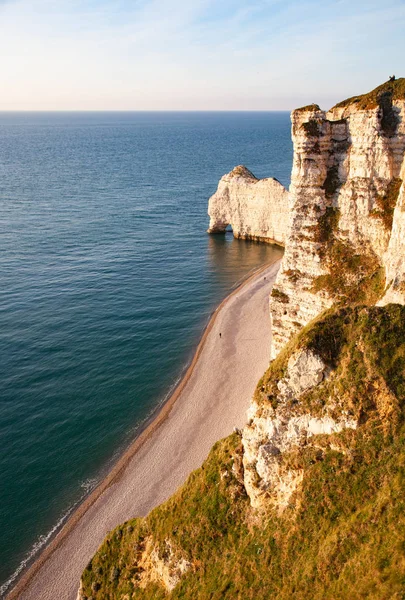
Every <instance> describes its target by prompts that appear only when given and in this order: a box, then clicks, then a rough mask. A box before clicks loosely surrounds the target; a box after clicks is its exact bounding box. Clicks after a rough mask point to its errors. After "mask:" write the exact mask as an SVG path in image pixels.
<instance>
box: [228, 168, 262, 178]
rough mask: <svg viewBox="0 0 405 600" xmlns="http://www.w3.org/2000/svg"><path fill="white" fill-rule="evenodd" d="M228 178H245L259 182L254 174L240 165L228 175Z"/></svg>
mask: <svg viewBox="0 0 405 600" xmlns="http://www.w3.org/2000/svg"><path fill="white" fill-rule="evenodd" d="M227 177H245V178H246V179H255V180H257V177H255V175H253V173H252V172H251V171H249V169H247V168H246V167H245V166H244V165H238V166H237V167H235V168H234V169H233V170H232V171H231V172H230V173H228V175H227Z"/></svg>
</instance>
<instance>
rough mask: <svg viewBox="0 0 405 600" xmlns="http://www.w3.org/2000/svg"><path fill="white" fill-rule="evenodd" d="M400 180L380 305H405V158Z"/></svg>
mask: <svg viewBox="0 0 405 600" xmlns="http://www.w3.org/2000/svg"><path fill="white" fill-rule="evenodd" d="M399 178H400V179H401V182H402V183H401V187H400V190H399V194H398V200H397V203H396V207H395V210H394V216H393V223H392V230H391V237H390V241H389V244H388V249H387V252H386V253H385V255H384V264H385V267H386V283H387V291H386V293H385V294H384V297H383V299H382V300H381V302H380V303H379V304H381V305H385V304H389V303H390V302H395V303H397V304H405V158H404V160H403V163H402V168H401V172H400V176H399Z"/></svg>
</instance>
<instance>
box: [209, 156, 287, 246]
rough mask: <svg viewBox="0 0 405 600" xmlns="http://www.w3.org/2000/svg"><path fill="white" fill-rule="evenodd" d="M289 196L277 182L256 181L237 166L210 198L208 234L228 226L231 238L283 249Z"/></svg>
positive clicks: (247, 172)
mask: <svg viewBox="0 0 405 600" xmlns="http://www.w3.org/2000/svg"><path fill="white" fill-rule="evenodd" d="M288 199H289V196H288V192H287V190H286V189H285V188H284V186H282V185H281V183H280V182H279V181H277V179H272V178H268V179H257V178H256V177H255V176H254V175H253V174H252V173H251V172H250V171H249V170H248V169H247V168H246V167H243V166H238V167H235V169H233V171H231V172H230V173H228V174H227V175H224V176H223V177H222V179H221V180H220V182H219V184H218V189H217V191H216V192H215V194H214V195H213V196H212V197H211V198H210V201H209V206H208V214H209V216H210V225H209V229H208V233H222V232H224V231H225V230H226V228H227V227H228V225H231V227H232V231H233V234H234V236H235V237H237V238H242V239H254V240H259V241H265V242H276V243H278V244H282V245H284V243H285V240H286V234H287V229H288V219H289V201H288Z"/></svg>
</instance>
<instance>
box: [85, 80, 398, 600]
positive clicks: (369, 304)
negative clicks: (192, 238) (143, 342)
mask: <svg viewBox="0 0 405 600" xmlns="http://www.w3.org/2000/svg"><path fill="white" fill-rule="evenodd" d="M404 116H405V79H400V80H397V81H395V82H389V83H387V84H384V85H383V86H380V87H379V88H377V89H376V90H373V91H372V92H370V94H366V95H364V96H359V97H356V98H350V99H349V100H347V101H344V102H342V103H340V104H338V105H336V106H335V107H334V108H333V109H331V110H330V111H329V112H324V111H322V110H320V108H319V107H318V106H317V105H311V106H307V107H304V108H302V109H298V110H296V111H294V112H293V113H292V137H293V142H294V162H293V169H292V178H291V187H290V191H289V196H288V194H287V192H286V190H284V189H283V190H280V189H279V187H278V186H279V185H280V184H278V183H276V182H274V180H268V179H265V180H262V181H259V180H257V179H256V178H255V177H254V176H253V175H252V174H251V173H250V172H249V171H248V170H247V169H245V168H244V167H237V168H236V169H235V170H234V171H233V172H232V173H230V174H229V175H227V176H225V177H224V178H222V180H221V182H220V184H219V187H218V191H217V193H216V194H215V195H214V196H213V197H212V198H211V200H210V216H211V222H210V231H212V232H215V231H221V230H223V229H224V228H225V227H226V226H227V225H228V224H229V223H230V224H232V226H233V228H234V233H235V235H236V236H240V237H253V238H256V239H260V238H266V240H268V239H274V240H277V241H279V242H280V243H282V242H284V243H285V246H286V250H285V254H284V258H283V262H282V266H281V269H280V272H279V274H278V278H277V281H276V284H275V286H274V288H273V291H272V295H271V298H270V311H271V317H272V322H273V353H274V357H275V359H274V360H273V361H272V362H271V363H270V366H269V369H268V370H267V371H266V373H265V374H264V376H263V378H262V379H261V380H260V382H259V384H258V386H257V389H256V392H255V395H254V398H253V402H252V404H251V407H250V409H249V413H248V423H247V425H246V427H245V428H244V429H243V431H242V432H236V433H235V434H233V435H232V436H230V437H229V438H226V439H225V440H223V441H222V442H219V443H218V444H216V445H215V447H214V448H213V450H212V451H211V453H210V456H209V457H208V459H207V461H206V463H205V464H204V465H203V467H202V468H201V469H199V470H198V471H197V472H195V473H194V474H192V475H191V476H190V478H189V480H188V482H187V483H186V484H185V486H184V487H183V488H182V489H181V490H179V491H178V492H177V494H176V495H175V496H174V497H173V498H172V499H171V500H169V501H168V502H167V503H166V504H164V505H163V506H162V507H158V508H157V509H155V510H154V511H153V512H152V513H151V514H150V515H149V516H148V517H147V518H146V519H145V520H139V519H138V520H136V521H134V522H133V523H131V524H130V526H129V527H128V526H127V527H126V528H122V527H121V528H119V529H120V530H121V532H120V534H119V535H118V536H116V534H114V532H112V533H111V534H110V536H109V538H108V539H107V541H106V542H105V543H104V544H103V546H102V547H101V548H100V550H99V551H98V553H97V554H96V556H95V558H94V559H93V561H92V562H91V563H90V565H89V566H88V568H87V569H86V571H85V573H84V574H83V578H82V588H81V592H80V598H82V599H83V600H89V598H99V597H103V598H118V597H119V598H127V599H128V600H129V599H131V600H134V599H136V598H139V599H142V600H146V599H147V598H150V599H152V598H153V600H157V599H158V598H162V600H163V598H165V597H167V594H168V593H169V597H170V598H171V599H173V600H174V599H176V598H179V599H180V598H183V599H186V598H190V599H191V598H193V599H195V598H207V597H211V596H212V594H217V596H218V598H219V597H221V598H229V600H233V599H234V598H236V597H241V596H246V597H249V598H253V597H254V598H255V599H256V600H259V599H262V600H265V599H267V598H269V597H272V598H274V599H276V600H287V599H289V598H291V597H300V598H301V597H302V598H313V599H314V600H321V599H324V598H341V599H342V600H343V599H344V600H349V599H350V600H353V598H365V597H367V598H374V599H375V600H377V599H378V600H380V599H381V598H398V599H399V598H402V597H403V589H404V588H403V582H404V581H405V553H404V542H403V540H404V539H405V517H404V515H405V511H404V501H403V489H404V485H405V469H404V467H403V465H405V452H404V447H405V445H404V440H405V426H404V423H405V418H404V417H405V306H401V305H404V304H405V187H404V185H405V184H404V182H405V120H404ZM281 187H282V186H281ZM276 197H277V198H278V200H274V199H275V198H276ZM287 205H289V213H288V214H287V209H286V207H287ZM283 228H284V229H283ZM392 303H395V304H392ZM376 304H377V306H376ZM122 531H124V534H122ZM139 548H141V549H142V552H140V551H139ZM117 564H119V572H118V575H117V577H115V575H116V574H117V570H116V567H115V566H116V565H117ZM114 569H115V570H114ZM96 588H97V589H96ZM94 589H96V591H97V592H98V593H99V595H98V596H97V595H94V594H93V592H94Z"/></svg>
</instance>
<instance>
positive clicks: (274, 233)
mask: <svg viewBox="0 0 405 600" xmlns="http://www.w3.org/2000/svg"><path fill="white" fill-rule="evenodd" d="M404 98H405V80H404V79H400V80H397V81H395V82H387V83H386V84H383V85H382V86H380V87H379V88H377V89H376V90H374V91H373V92H371V93H370V94H366V95H365V96H360V97H357V98H351V99H349V100H347V101H345V102H342V103H340V104H338V105H336V106H335V107H334V108H333V109H331V110H330V111H328V112H325V111H323V110H321V109H320V108H319V106H317V105H310V106H307V107H303V108H301V109H298V110H295V111H293V112H292V115H291V122H292V139H293V144H294V158H293V167H292V175H291V185H290V189H289V194H287V192H286V190H284V189H281V187H282V186H280V184H278V185H276V184H274V183H272V184H271V183H270V182H272V181H274V180H271V179H264V180H257V179H256V178H255V177H254V176H253V175H252V174H251V173H250V172H249V171H248V170H247V169H245V168H243V167H237V169H235V171H233V172H232V173H230V174H229V175H226V176H224V177H223V178H222V179H221V181H220V183H219V186H218V190H217V192H216V194H214V196H213V197H212V198H211V199H210V203H209V215H210V217H211V221H210V229H209V232H215V231H223V230H224V229H225V227H226V226H227V225H228V224H231V225H232V227H233V229H234V233H235V236H236V237H250V238H253V239H259V240H260V239H262V238H266V240H267V241H268V240H269V239H273V240H276V241H278V242H279V243H282V244H284V245H285V253H284V257H283V260H282V264H281V268H280V271H279V274H278V277H277V280H276V283H275V285H274V288H273V292H272V295H271V298H270V313H271V319H272V332H273V345H272V353H273V357H276V356H277V355H278V354H279V352H280V350H281V349H282V348H283V347H285V345H286V343H287V342H288V341H289V340H290V339H291V338H292V337H293V336H294V334H296V333H297V332H298V331H300V330H301V329H302V328H303V327H304V326H305V325H306V324H308V323H309V322H310V321H311V320H312V319H314V318H315V317H317V316H318V315H319V314H320V313H322V312H323V311H324V310H325V309H327V308H329V307H331V306H332V304H335V303H340V304H341V305H344V304H345V302H348V301H350V302H353V301H355V302H356V301H357V302H359V303H362V302H363V301H364V303H365V304H366V303H368V304H370V303H371V304H373V303H376V302H377V301H378V303H379V304H387V303H389V302H396V303H400V304H405V189H404V181H405V99H404ZM370 282H372V285H370ZM365 283H366V284H367V285H365ZM365 289H367V294H368V296H367V297H366V296H365V294H366V292H365V291H364V290H365ZM370 289H371V290H372V292H371V297H370ZM373 294H374V296H375V297H374V296H373ZM327 376H328V373H327V368H326V365H324V364H323V363H322V361H321V359H320V357H317V356H316V355H314V354H311V352H308V351H306V352H305V351H303V352H301V353H298V355H294V356H292V357H291V358H290V360H289V362H288V370H287V373H286V375H285V377H284V378H283V379H282V380H281V381H279V383H278V390H277V396H276V400H275V404H276V406H275V407H272V406H271V404H269V403H267V404H266V403H265V404H263V403H257V402H256V401H255V402H254V403H253V404H252V406H251V408H250V410H249V414H248V418H249V423H248V425H247V426H246V427H245V429H244V431H243V433H242V442H243V448H244V459H243V461H244V483H245V487H246V491H247V493H248V495H249V497H250V500H251V503H252V506H254V507H256V508H259V507H260V506H261V505H262V504H263V502H264V503H268V502H269V501H271V502H273V503H275V504H276V505H277V506H278V507H279V508H280V509H281V510H282V509H283V508H285V507H286V506H287V505H288V503H289V501H290V498H291V496H292V494H293V493H294V491H295V490H296V489H297V487H298V486H299V484H300V482H301V479H302V471H301V470H300V469H296V468H295V469H294V468H286V467H285V464H284V462H285V461H284V459H283V457H285V456H286V455H287V454H288V453H291V452H292V451H294V450H295V451H297V452H301V451H302V450H303V448H308V447H310V446H311V444H312V445H313V439H315V440H316V435H317V434H319V433H321V434H328V435H330V434H333V433H336V432H339V431H342V430H343V429H345V428H350V429H353V428H356V427H357V421H356V419H355V418H353V416H350V415H347V414H345V413H344V411H341V413H340V414H338V415H336V411H335V407H333V410H332V412H331V411H330V407H329V408H328V405H327V403H326V405H325V408H324V410H323V413H322V414H317V415H313V414H311V413H310V412H307V411H306V410H303V408H302V403H301V397H302V396H303V395H304V394H305V393H306V391H307V390H309V389H311V388H313V387H316V386H320V385H322V381H323V379H324V378H325V377H327ZM332 413H333V415H332ZM314 447H315V448H316V441H315V446H314Z"/></svg>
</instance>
